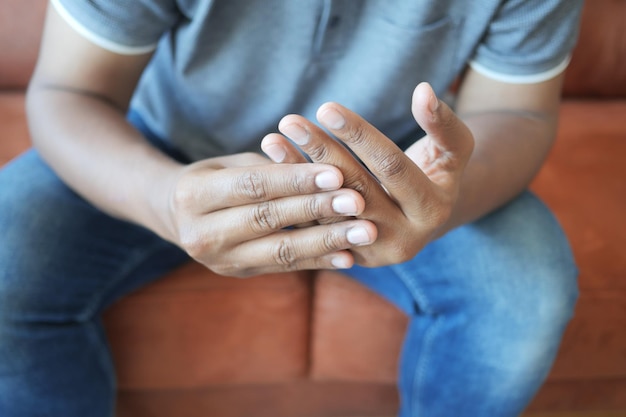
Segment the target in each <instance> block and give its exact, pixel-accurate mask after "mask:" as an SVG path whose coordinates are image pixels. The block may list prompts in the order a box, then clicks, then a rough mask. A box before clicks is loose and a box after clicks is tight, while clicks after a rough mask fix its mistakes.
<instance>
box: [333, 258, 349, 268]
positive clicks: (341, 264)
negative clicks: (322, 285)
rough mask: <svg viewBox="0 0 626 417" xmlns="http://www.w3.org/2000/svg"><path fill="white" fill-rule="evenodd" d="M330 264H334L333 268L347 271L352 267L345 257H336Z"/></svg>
mask: <svg viewBox="0 0 626 417" xmlns="http://www.w3.org/2000/svg"><path fill="white" fill-rule="evenodd" d="M330 263H331V264H332V266H334V267H335V268H339V269H346V268H349V267H350V263H349V262H348V260H347V259H346V258H344V257H343V256H334V257H333V258H332V259H331V260H330Z"/></svg>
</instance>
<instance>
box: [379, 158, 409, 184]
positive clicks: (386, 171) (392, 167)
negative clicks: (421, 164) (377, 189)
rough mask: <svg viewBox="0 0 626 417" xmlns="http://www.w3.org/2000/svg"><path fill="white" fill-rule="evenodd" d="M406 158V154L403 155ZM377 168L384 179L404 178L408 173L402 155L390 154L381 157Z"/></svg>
mask: <svg viewBox="0 0 626 417" xmlns="http://www.w3.org/2000/svg"><path fill="white" fill-rule="evenodd" d="M402 155H403V156H404V154H402ZM376 166H377V167H378V171H379V174H380V175H381V177H384V178H394V177H399V176H402V175H403V174H404V173H405V171H406V164H405V161H404V159H402V158H401V157H400V155H396V154H390V155H385V156H383V157H381V158H380V159H379V160H378V161H377V164H376Z"/></svg>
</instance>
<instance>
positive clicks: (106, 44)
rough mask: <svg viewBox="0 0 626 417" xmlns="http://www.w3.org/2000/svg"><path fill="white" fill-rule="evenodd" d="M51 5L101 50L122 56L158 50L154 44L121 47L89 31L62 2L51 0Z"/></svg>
mask: <svg viewBox="0 0 626 417" xmlns="http://www.w3.org/2000/svg"><path fill="white" fill-rule="evenodd" d="M50 3H51V4H52V5H53V6H54V8H55V9H56V11H57V13H59V15H60V16H61V17H62V18H63V19H64V20H65V21H66V22H67V23H68V24H69V25H70V26H71V27H72V28H73V29H74V30H75V31H76V32H78V33H79V34H81V35H82V36H83V37H84V38H86V39H87V40H89V41H90V42H93V43H94V44H96V45H98V46H99V47H101V48H104V49H106V50H107V51H110V52H114V53H117V54H121V55H140V54H145V53H148V52H152V51H154V50H155V49H156V46H157V44H156V43H154V44H152V45H146V46H128V45H121V44H119V43H116V42H113V41H111V40H109V39H106V38H104V37H102V36H100V35H97V34H95V33H93V32H92V31H90V30H89V29H87V28H86V27H85V26H84V25H83V24H82V23H80V22H79V21H78V20H76V19H75V18H74V16H72V15H71V14H70V13H69V12H68V11H67V9H66V8H65V7H63V5H62V4H61V2H60V0H50Z"/></svg>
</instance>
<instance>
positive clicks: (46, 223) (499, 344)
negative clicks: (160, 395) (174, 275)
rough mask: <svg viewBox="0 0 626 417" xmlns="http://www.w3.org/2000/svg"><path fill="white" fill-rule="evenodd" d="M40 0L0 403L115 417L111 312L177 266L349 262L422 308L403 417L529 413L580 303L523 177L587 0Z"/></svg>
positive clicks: (221, 268)
mask: <svg viewBox="0 0 626 417" xmlns="http://www.w3.org/2000/svg"><path fill="white" fill-rule="evenodd" d="M51 3H52V7H50V8H49V12H48V15H47V19H46V28H45V31H44V37H43V42H42V49H41V54H40V58H39V61H38V64H37V68H36V71H35V74H34V76H33V79H32V82H31V85H30V88H29V92H28V97H27V111H28V116H29V123H30V128H31V132H32V138H33V143H34V149H35V150H33V151H30V152H28V153H26V154H25V155H23V156H21V157H20V158H18V159H17V160H15V161H14V162H12V163H11V164H10V165H9V166H7V167H6V168H5V169H4V170H3V171H2V173H1V174H0V189H2V190H3V193H2V196H1V197H0V224H2V228H3V230H6V231H7V232H3V234H2V235H3V236H2V243H1V245H0V248H1V249H0V414H1V415H3V416H7V417H9V416H10V417H15V416H34V415H50V416H61V415H62V416H85V415H89V416H98V417H99V416H111V415H112V413H113V411H112V410H113V402H114V374H113V368H112V365H111V362H110V358H109V356H108V352H107V351H106V348H105V343H104V336H103V332H102V328H101V326H100V323H99V315H100V313H101V311H102V310H103V309H104V308H105V307H106V306H108V305H109V304H110V303H111V302H112V301H113V300H114V299H117V298H119V297H121V296H122V295H124V294H126V293H127V292H128V291H130V290H131V289H134V288H137V287H139V286H140V285H142V284H144V283H147V282H150V281H152V280H154V279H156V278H158V277H159V276H161V275H162V274H163V273H165V272H166V271H168V270H170V269H171V268H173V267H175V266H177V265H179V264H181V263H182V262H185V261H186V260H187V259H188V256H191V257H193V258H194V259H196V260H197V261H199V262H201V263H203V264H204V265H206V266H207V268H210V269H212V270H213V271H215V272H217V273H221V274H224V275H230V276H251V275H255V274H259V273H265V272H279V271H287V270H297V269H338V268H339V269H345V272H346V273H347V274H349V275H351V276H352V277H354V279H356V280H358V281H359V282H361V283H363V284H364V285H367V286H369V287H370V288H372V289H374V290H375V291H377V292H378V293H379V294H381V295H382V296H384V297H387V298H388V299H390V300H391V301H393V302H394V303H396V304H397V305H398V306H399V307H400V308H402V309H403V310H404V311H405V312H406V313H407V314H409V315H410V316H411V322H410V325H409V329H408V333H407V336H406V341H405V345H404V350H403V353H402V355H403V356H402V363H401V369H400V381H399V387H400V391H401V395H402V405H401V410H400V414H401V415H403V416H409V415H410V416H428V417H433V416H472V417H479V416H515V415H519V413H521V411H522V410H523V409H524V407H525V405H526V404H527V403H528V402H529V401H530V399H531V398H532V396H533V394H534V393H535V392H536V390H537V388H538V387H539V386H540V385H541V383H542V381H543V379H544V378H545V376H546V374H547V372H548V370H549V368H550V366H551V363H552V361H553V359H554V356H555V353H556V350H557V347H558V344H559V341H560V337H561V334H562V331H563V328H564V326H565V325H566V323H567V321H568V320H569V317H570V316H571V313H572V309H573V305H574V301H575V298H576V283H575V281H576V271H575V267H574V265H573V262H572V259H571V254H570V252H569V249H568V247H567V243H566V241H565V239H564V237H563V235H562V233H561V231H560V229H559V228H558V226H557V225H556V223H555V222H554V219H553V218H552V216H551V215H550V214H549V212H548V211H547V210H546V209H545V208H544V206H543V205H541V203H539V202H538V201H537V200H536V199H535V198H534V197H533V196H532V195H531V194H529V193H528V192H525V191H524V190H525V188H526V186H527V185H528V183H529V182H530V180H531V179H532V177H533V175H534V174H535V173H536V172H537V170H538V169H539V167H540V166H541V163H542V161H543V159H544V157H545V155H546V153H547V152H548V150H549V148H550V146H551V143H552V141H553V139H554V136H555V129H556V123H557V120H556V119H557V112H558V105H559V95H560V87H561V81H562V77H563V76H562V73H563V70H564V69H565V67H566V66H567V61H568V57H569V54H570V53H571V49H572V47H573V42H574V39H575V36H576V31H577V23H578V18H579V14H580V8H581V1H563V0H561V1H559V0H550V1H545V0H542V1H539V0H533V1H522V0H508V1H507V0H500V1H496V0H484V1H481V2H464V1H455V0H447V1H441V0H438V1H408V0H407V1H397V2H385V1H375V0H371V1H368V0H354V1H347V0H324V1H322V0H319V1H317V0H312V1H307V2H287V1H284V0H271V1H266V2H252V1H245V0H239V1H234V0H231V1H223V0H214V1H211V0H178V1H175V0H142V1H140V2H136V1H133V2H131V1H124V0H115V1H112V0H106V1H105V0H95V1H82V0H81V1H71V0H53V1H52V2H51ZM455 79H459V85H458V89H457V91H456V97H455V100H454V101H455V103H454V106H453V107H454V110H452V109H451V108H450V107H449V106H448V105H447V104H445V103H444V102H442V101H441V100H440V99H439V98H438V97H437V96H438V95H439V96H441V95H442V94H444V93H445V92H446V91H447V90H448V89H449V88H450V86H451V85H452V83H453V81H454V80H455ZM426 82H428V83H426ZM316 120H317V122H319V124H317V123H315V121H316ZM277 122H278V129H279V131H280V132H281V134H278V133H271V132H272V131H274V129H275V127H274V126H276V123H277ZM420 138H421V139H420ZM287 139H290V140H287ZM335 139H337V140H335ZM340 143H342V145H340ZM259 145H260V147H261V148H262V150H263V151H264V152H265V153H266V155H267V156H269V157H270V159H267V158H266V157H264V156H262V154H261V153H260V152H259V151H260V149H259ZM344 145H345V146H344ZM303 155H307V156H308V157H309V158H308V160H307V159H305V157H304V156H303ZM5 190H6V191H5ZM181 249H182V250H181Z"/></svg>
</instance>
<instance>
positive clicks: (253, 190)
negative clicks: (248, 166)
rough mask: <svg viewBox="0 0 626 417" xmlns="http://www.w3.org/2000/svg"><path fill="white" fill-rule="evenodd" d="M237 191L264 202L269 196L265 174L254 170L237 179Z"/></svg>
mask: <svg viewBox="0 0 626 417" xmlns="http://www.w3.org/2000/svg"><path fill="white" fill-rule="evenodd" d="M235 191H236V192H238V193H239V194H241V195H243V196H245V197H247V198H250V199H253V200H264V199H266V198H267V195H268V190H267V187H266V184H265V178H264V176H263V174H261V173H260V172H259V171H254V170H250V171H247V172H245V173H244V174H242V175H240V176H239V177H238V178H237V180H236V181H235Z"/></svg>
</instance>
